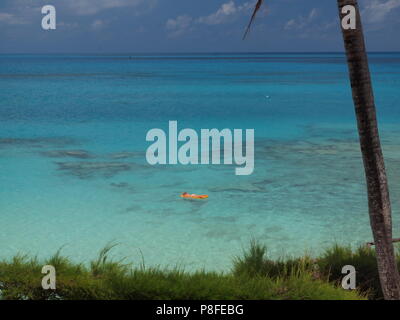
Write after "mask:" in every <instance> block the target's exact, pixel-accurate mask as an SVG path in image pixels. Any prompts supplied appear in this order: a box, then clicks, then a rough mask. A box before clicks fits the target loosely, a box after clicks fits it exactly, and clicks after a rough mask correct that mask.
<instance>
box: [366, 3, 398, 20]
mask: <svg viewBox="0 0 400 320" xmlns="http://www.w3.org/2000/svg"><path fill="white" fill-rule="evenodd" d="M398 7H400V0H388V1H385V2H382V1H380V0H369V1H368V2H367V4H366V5H365V7H364V9H363V10H362V16H363V18H364V19H365V21H366V22H367V23H381V22H384V21H385V19H386V18H387V17H388V15H389V14H390V13H391V12H392V11H393V10H394V9H396V8H398Z"/></svg>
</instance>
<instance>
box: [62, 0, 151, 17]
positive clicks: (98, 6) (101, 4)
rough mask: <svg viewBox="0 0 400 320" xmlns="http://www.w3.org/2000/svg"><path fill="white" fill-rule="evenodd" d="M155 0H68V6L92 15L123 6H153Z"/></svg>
mask: <svg viewBox="0 0 400 320" xmlns="http://www.w3.org/2000/svg"><path fill="white" fill-rule="evenodd" d="M155 4H156V0H96V1H93V0H79V1H76V0H75V1H69V2H68V6H69V7H70V8H71V10H73V11H74V12H75V13H76V14H78V15H93V14H96V13H98V12H100V11H103V10H107V9H116V8H124V7H139V6H148V7H153V6H154V5H155Z"/></svg>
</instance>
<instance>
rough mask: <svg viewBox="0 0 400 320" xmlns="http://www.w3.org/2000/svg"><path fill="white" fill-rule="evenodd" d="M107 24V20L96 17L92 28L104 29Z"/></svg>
mask: <svg viewBox="0 0 400 320" xmlns="http://www.w3.org/2000/svg"><path fill="white" fill-rule="evenodd" d="M106 24H107V23H106V22H105V21H103V20H101V19H96V20H94V21H93V22H92V24H91V28H92V29H93V30H100V29H103V28H104V26H105V25H106Z"/></svg>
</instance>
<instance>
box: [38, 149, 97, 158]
mask: <svg viewBox="0 0 400 320" xmlns="http://www.w3.org/2000/svg"><path fill="white" fill-rule="evenodd" d="M40 154H41V155H43V156H45V157H49V158H76V159H91V158H93V157H94V156H93V155H91V154H90V153H89V152H88V151H85V150H50V151H43V152H40Z"/></svg>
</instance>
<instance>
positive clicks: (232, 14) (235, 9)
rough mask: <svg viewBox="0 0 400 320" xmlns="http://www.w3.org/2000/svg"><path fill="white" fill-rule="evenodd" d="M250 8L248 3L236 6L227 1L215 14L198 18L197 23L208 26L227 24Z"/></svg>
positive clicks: (232, 2)
mask: <svg viewBox="0 0 400 320" xmlns="http://www.w3.org/2000/svg"><path fill="white" fill-rule="evenodd" d="M252 7H253V5H251V4H250V3H249V2H245V3H244V4H243V5H239V6H236V4H235V2H234V1H229V2H227V3H224V4H223V5H222V6H221V7H220V8H219V9H218V10H217V11H216V12H214V13H212V14H210V15H208V16H204V17H200V18H198V19H197V22H198V23H204V24H209V25H217V24H222V23H227V22H230V21H232V19H234V18H236V17H237V16H238V14H240V13H241V12H243V11H246V10H249V9H250V8H252Z"/></svg>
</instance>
